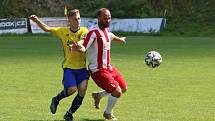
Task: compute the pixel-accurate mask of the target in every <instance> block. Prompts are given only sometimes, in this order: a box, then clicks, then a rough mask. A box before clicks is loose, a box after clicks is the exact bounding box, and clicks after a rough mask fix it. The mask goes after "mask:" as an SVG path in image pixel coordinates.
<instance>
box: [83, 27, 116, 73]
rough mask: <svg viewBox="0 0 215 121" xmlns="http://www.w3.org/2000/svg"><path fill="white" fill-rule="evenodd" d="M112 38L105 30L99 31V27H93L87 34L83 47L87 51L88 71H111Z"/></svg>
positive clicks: (113, 36) (111, 34)
mask: <svg viewBox="0 0 215 121" xmlns="http://www.w3.org/2000/svg"><path fill="white" fill-rule="evenodd" d="M114 38H115V35H114V34H113V33H111V32H109V31H108V29H107V28H105V29H103V30H101V29H100V28H99V27H94V28H92V30H90V31H89V32H88V34H87V36H86V38H85V40H84V43H83V45H84V47H85V48H86V50H87V58H88V61H89V69H90V70H91V71H92V72H96V71H98V70H99V69H104V68H108V69H112V67H111V64H110V62H111V58H110V46H111V41H112V40H113V39H114Z"/></svg>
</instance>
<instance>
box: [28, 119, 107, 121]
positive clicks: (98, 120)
mask: <svg viewBox="0 0 215 121" xmlns="http://www.w3.org/2000/svg"><path fill="white" fill-rule="evenodd" d="M28 121H65V120H42V119H41V120H40V119H36V120H28ZM75 121H76V120H75ZM77 121H104V119H80V120H77Z"/></svg>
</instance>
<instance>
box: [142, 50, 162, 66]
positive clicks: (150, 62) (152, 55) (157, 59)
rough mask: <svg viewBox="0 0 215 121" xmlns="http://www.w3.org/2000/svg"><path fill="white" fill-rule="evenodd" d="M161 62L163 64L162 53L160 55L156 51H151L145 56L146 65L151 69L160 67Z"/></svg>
mask: <svg viewBox="0 0 215 121" xmlns="http://www.w3.org/2000/svg"><path fill="white" fill-rule="evenodd" d="M161 62H162V57H161V55H160V53H158V52H156V51H149V52H148V53H147V54H146V55H145V63H146V65H147V66H149V67H151V68H156V67H158V66H160V64H161Z"/></svg>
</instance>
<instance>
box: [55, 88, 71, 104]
mask: <svg viewBox="0 0 215 121" xmlns="http://www.w3.org/2000/svg"><path fill="white" fill-rule="evenodd" d="M68 96H69V94H68V91H67V89H64V90H62V91H61V92H60V93H59V94H58V95H57V96H56V97H55V99H56V100H57V101H58V102H59V101H60V100H62V99H63V98H65V97H68Z"/></svg>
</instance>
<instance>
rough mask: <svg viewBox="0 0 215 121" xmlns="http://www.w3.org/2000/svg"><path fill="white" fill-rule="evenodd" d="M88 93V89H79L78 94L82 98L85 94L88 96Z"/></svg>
mask: <svg viewBox="0 0 215 121" xmlns="http://www.w3.org/2000/svg"><path fill="white" fill-rule="evenodd" d="M86 91H87V88H79V89H78V94H79V95H80V96H82V97H84V96H85V94H86Z"/></svg>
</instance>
